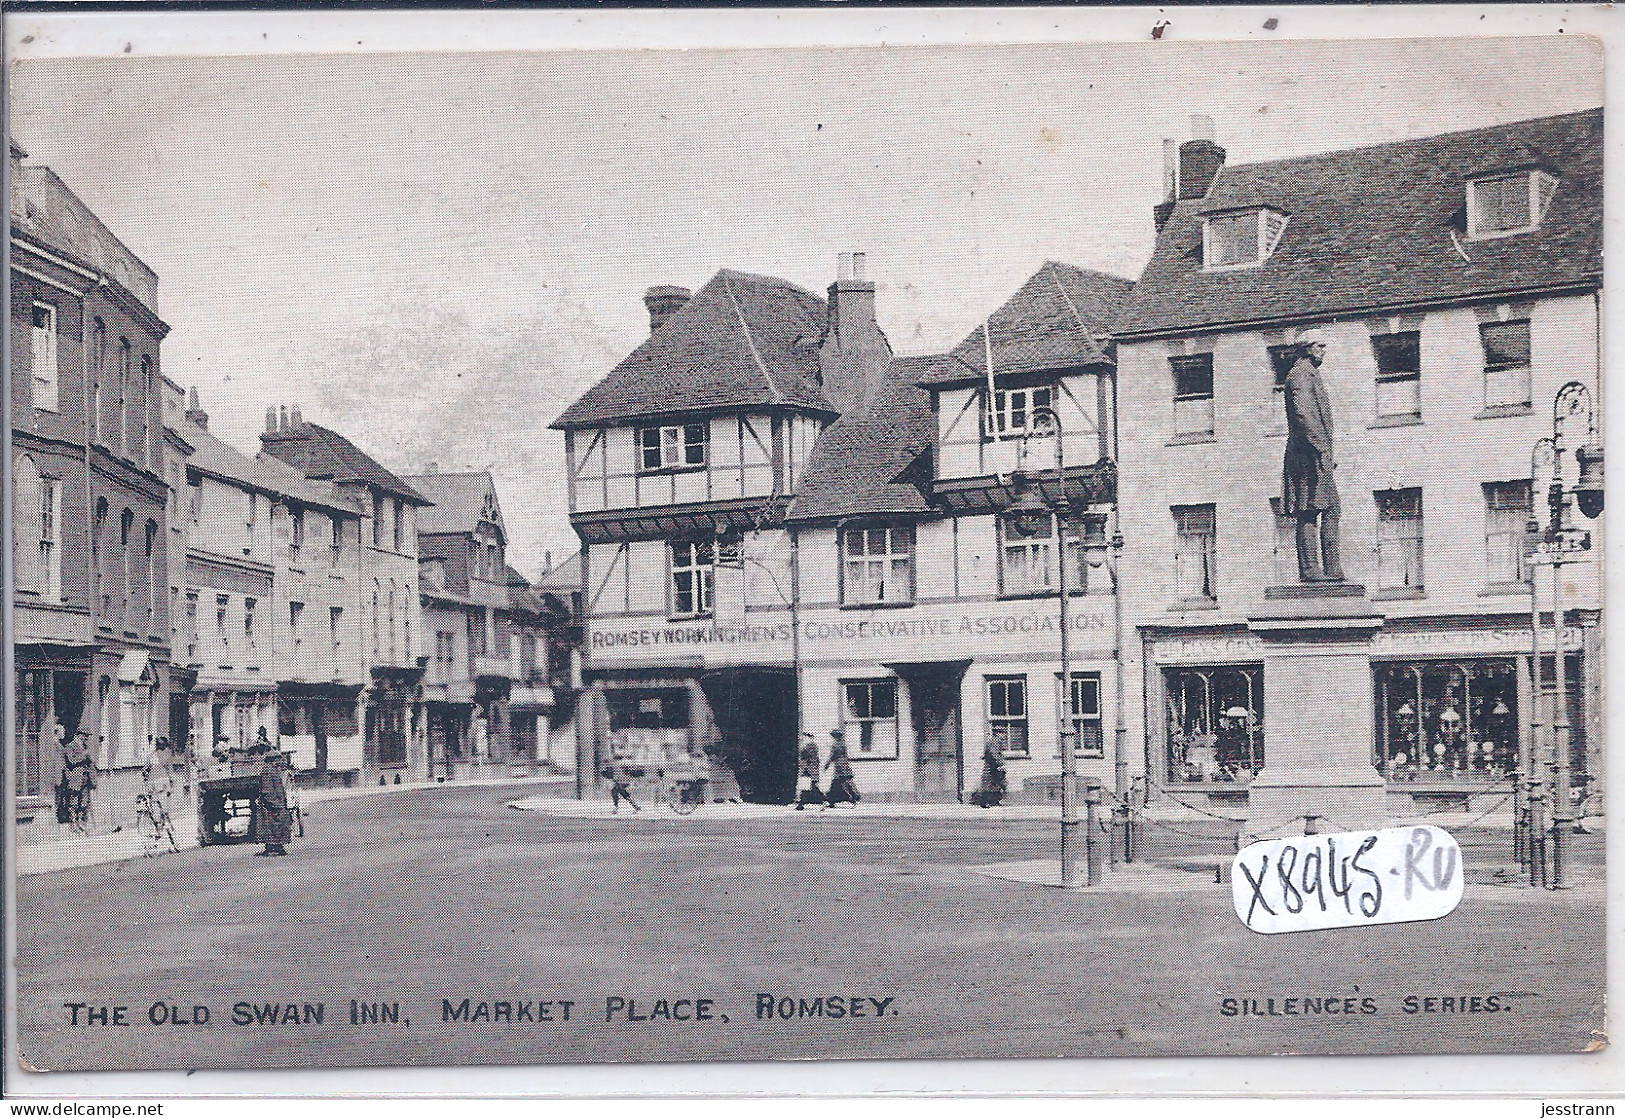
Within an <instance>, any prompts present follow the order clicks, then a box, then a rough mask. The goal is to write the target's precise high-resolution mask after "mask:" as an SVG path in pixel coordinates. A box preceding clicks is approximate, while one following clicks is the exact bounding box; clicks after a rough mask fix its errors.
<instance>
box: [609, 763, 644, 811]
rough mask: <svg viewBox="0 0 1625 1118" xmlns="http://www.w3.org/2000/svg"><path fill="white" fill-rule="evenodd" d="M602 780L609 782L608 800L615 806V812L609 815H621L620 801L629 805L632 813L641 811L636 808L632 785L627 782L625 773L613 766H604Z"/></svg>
mask: <svg viewBox="0 0 1625 1118" xmlns="http://www.w3.org/2000/svg"><path fill="white" fill-rule="evenodd" d="M604 779H605V780H607V781H609V798H610V800H611V801H613V802H614V804H615V810H614V811H613V812H612V813H611V814H614V815H619V814H620V813H621V801H622V800H625V801H626V802H627V803H629V804H631V805H632V810H633V811H642V810H643V809H642V808H641V807H639V806H638V802H637V801H636V800H634V799H633V798H632V785H631V784H630V783H629V782H628V781H627V777H626V773H625V772H623V771H622V770H620V769H617V768H615V767H614V766H613V765H605V766H604Z"/></svg>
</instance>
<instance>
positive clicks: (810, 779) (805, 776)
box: [796, 734, 824, 811]
mask: <svg viewBox="0 0 1625 1118" xmlns="http://www.w3.org/2000/svg"><path fill="white" fill-rule="evenodd" d="M818 777H819V769H818V742H817V741H816V740H814V738H813V736H812V735H811V734H802V735H801V753H800V767H799V768H798V769H797V770H796V810H797V811H803V810H805V809H806V807H807V805H808V804H822V803H823V802H824V793H823V790H822V789H820V788H819V787H818Z"/></svg>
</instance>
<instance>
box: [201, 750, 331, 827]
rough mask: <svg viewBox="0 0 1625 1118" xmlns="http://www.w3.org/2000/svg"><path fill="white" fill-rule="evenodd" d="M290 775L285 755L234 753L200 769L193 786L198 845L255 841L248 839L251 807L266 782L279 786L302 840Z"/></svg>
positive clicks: (301, 819) (302, 824)
mask: <svg viewBox="0 0 1625 1118" xmlns="http://www.w3.org/2000/svg"><path fill="white" fill-rule="evenodd" d="M291 771H292V770H291V768H290V767H289V759H288V758H287V757H286V755H273V756H272V757H264V756H253V757H245V756H243V755H242V754H239V753H235V752H234V753H233V755H231V756H230V757H229V758H227V759H226V760H222V761H216V762H215V763H213V764H211V765H209V766H208V767H206V768H205V769H203V771H202V773H201V774H200V775H199V779H198V784H197V821H198V845H199V846H223V845H227V844H230V843H240V842H254V841H258V840H256V839H254V838H252V837H251V836H252V835H253V821H254V804H255V801H256V800H258V799H259V798H260V793H261V789H262V788H263V787H264V784H265V781H267V780H276V781H281V782H282V784H283V788H284V797H285V799H286V801H287V804H288V809H289V811H290V813H291V814H292V815H293V818H294V822H295V825H296V826H297V827H298V833H299V834H300V835H301V836H303V835H304V833H305V821H304V812H303V811H301V810H300V807H299V802H298V800H297V799H296V798H295V797H294V795H293V794H292V792H291V789H290V787H289V786H291V785H292V783H293V782H292V781H291V780H289V779H288V775H289V774H290V773H291Z"/></svg>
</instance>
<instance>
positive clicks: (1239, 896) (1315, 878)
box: [1230, 827, 1463, 935]
mask: <svg viewBox="0 0 1625 1118" xmlns="http://www.w3.org/2000/svg"><path fill="white" fill-rule="evenodd" d="M1462 877H1463V869H1462V864H1461V847H1459V846H1457V845H1456V840H1455V839H1454V838H1452V837H1451V836H1450V834H1449V833H1448V832H1446V831H1441V830H1440V829H1439V828H1437V827H1396V828H1393V829H1390V830H1383V831H1351V832H1348V833H1346V834H1340V835H1302V836H1299V837H1296V838H1284V839H1274V840H1271V841H1269V842H1257V843H1254V844H1253V845H1251V846H1249V847H1247V848H1246V849H1244V850H1242V851H1241V853H1239V854H1237V855H1236V860H1235V861H1234V862H1233V863H1231V866H1230V893H1231V896H1232V898H1233V899H1234V900H1235V903H1236V915H1237V916H1239V917H1241V922H1242V923H1243V924H1245V925H1247V926H1248V927H1249V928H1251V929H1252V930H1253V931H1255V932H1263V933H1265V934H1266V935H1274V934H1275V933H1276V932H1307V931H1312V930H1314V929H1316V928H1353V927H1361V926H1364V925H1366V924H1401V923H1404V922H1406V921H1409V920H1437V919H1438V918H1439V917H1441V916H1447V915H1449V914H1450V913H1451V912H1453V911H1454V910H1455V907H1456V906H1457V905H1458V904H1460V903H1461V892H1462V884H1463V882H1462Z"/></svg>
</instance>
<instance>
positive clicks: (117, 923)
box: [4, 9, 1613, 1081]
mask: <svg viewBox="0 0 1625 1118" xmlns="http://www.w3.org/2000/svg"><path fill="white" fill-rule="evenodd" d="M1257 11H1258V12H1259V13H1260V14H1259V18H1258V19H1257V20H1254V21H1251V22H1249V23H1248V24H1247V28H1248V30H1247V31H1246V33H1245V34H1242V33H1238V34H1237V35H1235V36H1234V37H1232V38H1230V39H1222V38H1221V39H1213V38H1208V39H1198V38H1190V39H1181V38H1180V37H1179V36H1178V35H1177V34H1174V33H1173V31H1170V32H1169V33H1168V34H1166V35H1164V33H1163V31H1162V30H1161V29H1160V28H1153V27H1152V22H1151V20H1150V19H1149V16H1148V19H1147V22H1146V24H1145V27H1144V28H1142V29H1140V31H1139V32H1138V33H1137V34H1135V35H1134V36H1129V35H1126V34H1125V35H1123V36H1122V37H1120V38H1119V39H1116V40H1102V39H1099V38H1088V37H1082V36H1080V37H1078V38H1075V39H1071V40H1064V39H1063V40H1052V41H1042V42H1041V41H1025V42H1022V41H1012V42H998V41H986V39H984V40H983V41H963V42H948V41H935V42H911V41H909V40H908V39H907V37H906V36H905V37H902V38H895V39H891V40H890V41H887V40H886V37H885V36H876V37H874V38H873V39H872V40H870V41H867V42H835V41H831V42H827V43H824V44H818V43H809V44H806V45H801V46H784V45H771V46H769V45H764V46H759V47H755V46H751V45H749V44H740V43H738V42H736V41H732V40H730V41H729V42H728V43H726V44H719V45H715V46H711V47H708V48H698V47H693V46H689V47H685V49H635V48H634V47H633V46H627V47H626V48H624V49H622V48H619V47H617V46H615V45H613V44H611V45H604V44H603V43H599V44H598V45H596V46H593V47H592V48H590V49H563V48H562V47H552V46H549V44H548V43H547V42H545V41H535V40H534V37H533V38H532V39H526V40H525V41H524V42H523V43H521V42H519V41H518V40H517V39H516V40H515V42H514V43H513V44H510V45H503V44H502V43H501V41H500V40H498V41H497V42H495V43H492V42H491V40H490V39H489V36H488V37H487V38H486V39H485V40H484V41H483V45H481V46H480V47H479V48H478V49H474V48H472V47H469V48H459V47H458V44H457V43H456V42H455V41H451V42H447V41H439V42H436V43H434V44H432V45H430V44H424V45H423V46H422V47H421V48H420V49H415V50H412V49H394V48H391V49H380V48H375V47H373V46H372V45H371V44H363V43H362V42H361V41H359V38H358V41H357V42H356V44H355V48H356V49H353V50H350V49H338V48H331V47H329V48H327V49H322V50H315V49H305V48H304V47H301V45H300V42H299V40H298V38H297V36H291V37H290V36H287V35H283V36H281V46H280V47H279V48H278V49H277V50H275V51H267V50H261V49H255V48H253V47H249V48H245V49H243V50H232V49H216V50H214V51H212V52H211V51H198V52H196V53H188V52H186V51H184V50H179V51H178V50H176V49H175V48H173V47H172V46H171V47H168V48H166V49H162V50H160V49H149V47H148V46H147V45H146V44H145V41H144V40H143V39H141V38H140V37H139V36H136V37H134V38H132V40H131V43H130V44H127V45H124V46H123V47H122V49H118V48H116V47H115V48H111V49H105V50H104V49H98V50H87V51H84V52H81V53H76V52H73V51H70V50H66V49H45V47H47V46H48V45H49V42H50V40H49V36H46V37H45V38H43V39H41V40H40V42H39V43H37V44H36V45H35V46H34V47H30V46H29V45H28V44H29V43H30V41H31V39H30V38H26V37H22V36H23V35H24V34H25V33H26V32H27V31H28V28H26V27H25V26H23V23H24V21H25V19H26V18H27V17H25V16H22V15H17V14H11V15H8V16H7V23H8V25H9V26H8V39H9V40H10V42H11V57H10V59H9V61H10V66H9V69H8V77H9V102H8V117H7V131H8V140H9V172H8V182H9V191H8V194H7V197H8V201H9V206H10V237H9V265H8V267H7V272H6V274H7V278H8V282H9V285H10V292H11V297H10V319H9V322H10V343H9V345H10V348H9V351H8V354H9V365H8V368H9V370H10V382H9V383H10V387H9V401H10V423H9V428H8V430H9V434H10V447H9V453H8V455H7V456H6V459H5V461H6V468H7V469H9V470H10V479H9V482H8V483H7V484H6V485H5V487H4V491H5V493H6V499H7V500H8V501H9V514H8V516H7V517H6V520H7V523H8V524H9V531H10V534H11V543H10V547H9V549H8V551H7V554H8V555H9V562H10V567H9V572H10V577H9V581H8V599H9V611H10V612H9V614H8V617H9V626H8V629H9V633H10V652H11V657H12V664H11V670H10V672H9V673H7V683H8V686H9V687H10V688H11V696H10V699H9V701H8V702H7V703H6V707H5V709H6V710H7V712H8V715H9V717H10V719H11V722H10V735H9V746H10V752H9V763H10V778H9V782H8V783H9V791H10V800H9V802H10V804H11V810H12V819H11V823H12V826H11V830H10V832H9V834H10V841H9V842H8V843H7V849H8V853H9V858H8V869H9V871H10V876H9V880H8V888H9V890H10V903H11V911H12V918H13V921H14V924H13V927H14V929H15V934H14V940H13V949H14V956H13V959H12V966H13V968H14V969H13V976H12V981H13V982H14V987H13V989H14V997H13V998H12V999H11V1001H12V1006H13V1009H14V1014H15V1017H14V1023H13V1039H12V1043H13V1055H14V1059H15V1061H16V1065H15V1067H14V1068H13V1069H11V1070H20V1071H23V1072H26V1073H29V1074H30V1075H31V1076H34V1077H36V1078H38V1079H40V1080H42V1081H49V1080H50V1079H51V1077H52V1076H53V1075H56V1074H57V1073H79V1072H142V1071H209V1070H214V1071H228V1070H237V1071H248V1070H253V1069H287V1070H309V1069H328V1068H468V1067H481V1066H491V1067H495V1066H502V1067H543V1066H558V1065H618V1064H645V1065H647V1064H706V1063H709V1062H719V1063H731V1062H738V1061H807V1060H816V1061H873V1060H957V1061H967V1060H1010V1059H1018V1058H1025V1059H1031V1058H1047V1059H1054V1058H1067V1059H1099V1058H1111V1057H1204V1056H1225V1057H1262V1056H1274V1055H1295V1056H1397V1055H1423V1056H1458V1055H1479V1056H1502V1055H1508V1056H1510V1055H1563V1054H1570V1055H1572V1054H1583V1053H1599V1052H1601V1051H1602V1050H1603V1049H1604V1048H1606V1046H1607V1045H1608V1042H1609V1036H1608V1030H1607V1020H1606V1013H1605V1009H1606V992H1607V975H1606V969H1607V965H1606V964H1607V958H1606V956H1607V946H1608V928H1607V924H1606V919H1605V917H1606V911H1607V910H1606V902H1607V881H1606V874H1605V857H1604V846H1605V843H1606V841H1607V831H1608V826H1607V823H1608V821H1607V818H1606V811H1605V805H1606V802H1607V801H1606V791H1605V788H1606V784H1607V777H1608V771H1607V769H1608V766H1607V755H1608V754H1607V738H1608V734H1607V722H1606V714H1605V705H1604V695H1605V691H1606V674H1605V671H1606V663H1605V640H1604V632H1605V613H1604V606H1603V600H1604V585H1605V577H1604V551H1605V547H1604V544H1605V540H1604V516H1605V509H1604V505H1605V501H1604V476H1605V475H1604V444H1605V441H1606V439H1605V435H1606V432H1607V423H1606V421H1605V404H1606V401H1605V398H1604V393H1605V385H1604V379H1603V376H1602V369H1603V367H1604V346H1605V344H1606V338H1605V335H1606V330H1605V328H1604V323H1605V319H1606V317H1607V315H1606V308H1607V298H1608V295H1607V292H1606V288H1605V284H1604V273H1603V244H1604V222H1603V214H1604V155H1605V140H1604V123H1603V117H1604V105H1605V86H1604V70H1605V65H1606V64H1607V63H1608V62H1612V61H1613V60H1612V59H1608V58H1606V57H1605V55H1606V54H1607V53H1608V44H1607V43H1606V42H1605V40H1603V39H1599V38H1596V37H1588V36H1586V35H1582V34H1561V33H1554V28H1553V27H1552V26H1550V23H1551V21H1548V23H1545V24H1541V25H1540V27H1539V28H1538V29H1537V30H1538V33H1536V32H1535V31H1531V32H1529V33H1523V34H1506V33H1501V34H1489V33H1477V34H1469V33H1462V32H1460V31H1459V28H1461V27H1464V26H1466V24H1465V22H1464V21H1463V20H1457V21H1455V22H1453V23H1451V24H1450V26H1451V27H1452V28H1457V29H1458V30H1457V31H1456V32H1455V33H1451V34H1436V35H1413V36H1406V37H1386V38H1376V37H1360V36H1359V35H1358V34H1357V33H1346V34H1344V35H1343V36H1342V37H1336V38H1327V37H1324V36H1315V37H1312V36H1308V35H1293V34H1290V33H1289V32H1290V31H1291V26H1290V24H1291V20H1290V18H1288V20H1287V23H1288V25H1289V26H1288V27H1287V28H1285V29H1284V30H1282V31H1281V32H1280V33H1277V27H1276V24H1277V20H1275V19H1273V18H1270V19H1268V22H1265V19H1266V16H1268V13H1265V12H1263V10H1262V9H1258V10H1257ZM398 14H399V13H397V15H398ZM469 15H470V17H471V18H472V15H473V13H469ZM155 18H156V17H155ZM185 18H187V17H185V16H183V15H179V14H177V15H173V16H168V17H162V19H163V20H168V21H172V22H171V23H170V24H169V26H171V27H173V26H176V25H178V23H179V21H181V20H183V19H185ZM312 18H313V19H314V18H315V14H312ZM383 18H386V19H387V18H389V17H388V15H387V14H385V16H384V17H383ZM493 18H498V19H500V18H501V17H500V16H494V17H493ZM619 18H621V19H622V20H630V21H636V20H637V19H638V18H639V17H638V15H637V13H622V15H621V16H620V17H619ZM1171 18H1172V21H1173V25H1174V29H1175V30H1177V28H1178V24H1179V21H1180V20H1181V19H1182V18H1183V17H1182V16H1181V15H1178V14H1176V15H1174V16H1172V17H1171ZM273 22H274V20H273ZM41 26H42V27H44V28H45V29H47V30H49V28H50V26H51V24H50V20H48V19H46V20H44V22H43V23H42V25H41ZM1238 26H1239V25H1238ZM1376 30H1377V29H1376V28H1375V26H1373V27H1371V29H1370V31H1371V34H1373V35H1374V34H1375V32H1376ZM41 34H43V32H41ZM994 38H997V36H994ZM836 1066H837V1065H830V1067H831V1068H832V1069H833V1068H834V1067H836ZM831 1074H833V1072H831Z"/></svg>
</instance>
